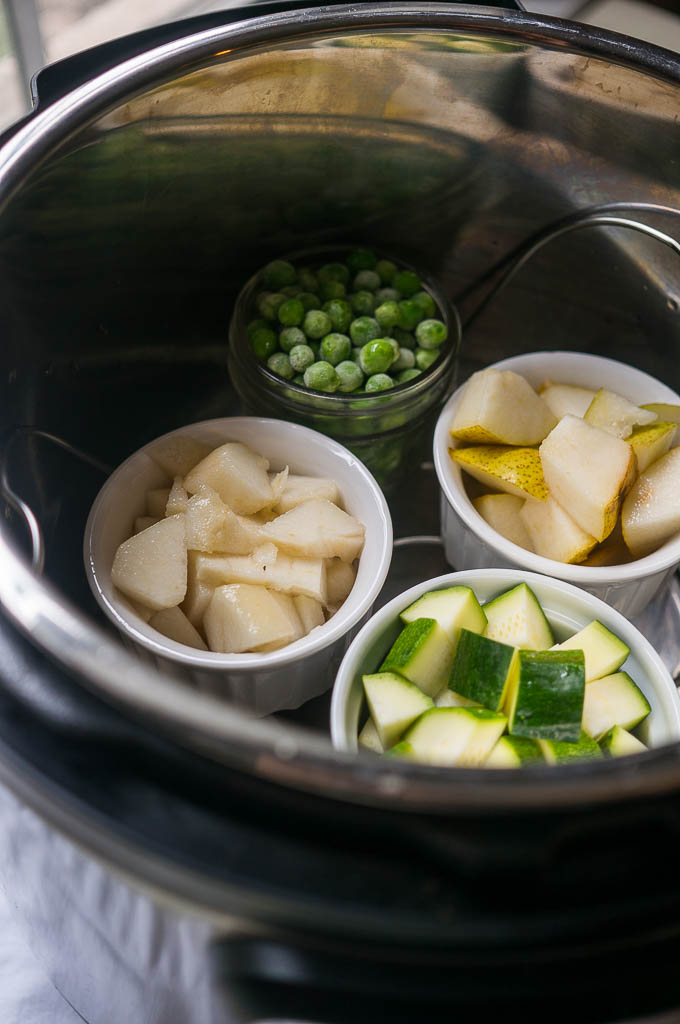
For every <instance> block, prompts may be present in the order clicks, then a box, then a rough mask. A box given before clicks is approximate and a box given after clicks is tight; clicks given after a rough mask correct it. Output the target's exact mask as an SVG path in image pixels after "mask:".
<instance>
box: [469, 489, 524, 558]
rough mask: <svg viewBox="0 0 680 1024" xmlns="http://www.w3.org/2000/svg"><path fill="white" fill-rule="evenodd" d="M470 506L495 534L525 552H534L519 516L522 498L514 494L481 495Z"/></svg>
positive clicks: (522, 502)
mask: <svg viewBox="0 0 680 1024" xmlns="http://www.w3.org/2000/svg"><path fill="white" fill-rule="evenodd" d="M472 504H473V505H474V507H475V508H476V509H477V511H478V512H479V514H480V516H481V517H482V519H484V520H485V521H486V522H487V523H488V524H489V526H490V527H491V528H492V529H494V530H495V531H496V533H500V535H501V536H502V537H505V539H506V540H509V541H512V543H513V544H518V545H519V546H520V547H521V548H526V549H527V551H533V550H534V548H533V545H532V543H531V537H530V536H529V531H528V530H527V528H526V526H525V525H524V523H523V522H522V519H521V517H520V514H519V513H520V509H521V508H522V506H523V505H524V501H523V499H522V498H518V497H517V496H516V495H515V494H482V495H481V497H479V498H475V500H474V501H473V502H472Z"/></svg>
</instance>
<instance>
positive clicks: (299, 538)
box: [262, 498, 366, 562]
mask: <svg viewBox="0 0 680 1024" xmlns="http://www.w3.org/2000/svg"><path fill="white" fill-rule="evenodd" d="M262 533H263V536H265V537H266V538H268V539H269V540H272V541H273V542H274V543H275V544H276V546H277V547H278V548H280V549H281V550H282V551H285V552H286V553H287V554H289V555H299V556H301V557H303V558H334V557H338V558H341V559H342V560H343V561H344V562H353V561H354V559H355V558H357V557H358V556H359V555H360V554H361V549H362V548H363V546H364V535H365V533H366V530H365V527H364V526H363V524H362V523H360V522H359V521H358V520H357V519H355V518H354V517H353V516H350V515H348V514H347V513H346V512H343V510H342V509H341V508H338V506H337V505H334V504H333V502H332V501H328V500H327V499H326V498H314V499H313V500H311V501H306V502H305V503H304V504H303V505H298V506H297V507H296V508H292V509H291V510H290V512H285V513H284V514H283V515H282V516H278V518H276V519H274V520H273V522H271V523H267V524H266V526H263V527H262Z"/></svg>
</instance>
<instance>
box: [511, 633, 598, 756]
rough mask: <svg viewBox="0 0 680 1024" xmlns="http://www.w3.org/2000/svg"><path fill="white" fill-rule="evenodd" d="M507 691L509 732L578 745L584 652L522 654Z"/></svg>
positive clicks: (583, 688) (583, 679) (583, 686)
mask: <svg viewBox="0 0 680 1024" xmlns="http://www.w3.org/2000/svg"><path fill="white" fill-rule="evenodd" d="M512 676H513V678H512V679H511V681H510V685H509V687H508V699H507V702H506V708H507V714H508V721H509V732H510V734H511V735H513V736H526V737H528V738H529V739H545V740H555V741H558V742H563V743H577V742H578V741H579V738H580V736H581V719H582V716H583V698H584V691H585V682H586V679H585V658H584V655H583V651H520V652H519V655H518V657H517V660H516V662H515V666H514V669H513V673H512Z"/></svg>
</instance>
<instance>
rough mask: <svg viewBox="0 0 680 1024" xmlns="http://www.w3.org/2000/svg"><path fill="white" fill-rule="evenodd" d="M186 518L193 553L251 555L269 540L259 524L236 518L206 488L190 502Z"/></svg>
mask: <svg viewBox="0 0 680 1024" xmlns="http://www.w3.org/2000/svg"><path fill="white" fill-rule="evenodd" d="M186 517H187V547H188V548H189V550H190V551H215V552H224V553H225V554H226V553H228V554H230V555H250V554H252V552H253V551H255V549H256V548H257V547H259V546H260V545H261V544H263V543H264V542H265V541H266V540H267V538H266V537H265V536H264V535H263V533H262V526H260V524H259V523H254V522H253V521H252V520H250V519H248V518H247V517H246V516H237V515H236V513H235V512H232V510H231V509H230V508H229V506H228V505H225V504H224V502H223V501H222V499H221V498H220V496H219V494H217V493H216V491H213V489H212V487H208V486H207V485H206V484H201V485H200V489H199V491H198V493H197V494H194V495H193V497H191V498H190V499H189V501H188V502H187V511H186Z"/></svg>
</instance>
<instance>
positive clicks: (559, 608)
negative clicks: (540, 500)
mask: <svg viewBox="0 0 680 1024" xmlns="http://www.w3.org/2000/svg"><path fill="white" fill-rule="evenodd" d="M518 583H527V584H528V585H529V586H530V587H531V589H532V590H533V592H534V594H535V595H536V597H537V598H538V600H539V602H540V604H541V607H542V608H543V610H544V612H545V614H546V617H547V619H548V621H549V622H550V625H551V626H552V629H553V632H554V634H555V639H556V640H557V641H558V642H559V641H561V640H565V639H566V638H567V637H568V636H571V635H572V634H573V633H576V632H578V630H579V629H582V628H583V627H584V626H587V625H588V623H589V622H592V621H593V619H597V620H598V621H599V622H601V623H602V625H603V626H606V627H607V629H610V630H611V631H612V632H613V633H615V634H616V636H618V637H620V638H621V639H622V640H623V642H624V643H625V644H627V645H628V647H630V654H629V656H628V658H627V659H626V661H625V663H624V665H623V669H625V671H626V672H628V673H629V674H630V676H631V677H632V678H633V679H634V680H635V682H636V683H637V685H638V686H639V687H640V689H641V690H642V691H643V693H644V694H645V696H646V698H647V700H648V701H649V703H650V705H651V708H652V711H651V714H650V715H649V717H648V718H647V720H646V721H645V723H644V724H643V726H642V728H641V735H642V738H643V740H644V741H645V742H646V743H647V744H648V745H649V746H652V747H658V746H662V745H663V744H665V743H673V742H675V741H676V740H678V739H680V699H679V698H678V691H677V690H676V688H675V683H674V682H673V680H672V678H671V675H670V673H669V672H668V669H667V668H666V667H665V665H664V663H663V662H662V660H661V658H660V657H659V655H658V654H657V653H656V651H655V650H654V648H653V647H652V645H651V644H650V642H649V640H646V639H645V637H644V636H643V635H642V633H640V631H639V630H638V629H636V628H635V626H633V625H632V623H630V622H628V620H627V619H625V618H624V617H623V615H621V614H620V613H619V612H617V611H615V610H614V609H613V608H612V607H611V606H610V605H608V604H605V603H604V602H603V601H600V600H599V599H598V598H596V597H593V596H592V595H591V594H588V593H585V592H584V591H583V590H579V589H578V587H573V586H572V585H571V584H570V583H563V582H562V581H561V580H556V579H550V578H549V577H547V576H538V575H536V574H534V573H529V572H520V571H518V570H516V569H477V570H472V571H470V572H453V573H449V575H447V576H438V577H437V578H436V579H433V580H425V582H424V583H418V584H417V586H415V587H411V589H410V590H406V591H404V593H403V594H399V595H398V597H395V598H394V599H393V600H392V601H390V602H389V603H388V604H386V605H385V606H384V607H383V608H381V609H380V611H379V612H376V614H375V615H374V616H373V617H372V618H371V619H369V621H368V622H367V623H366V625H365V626H364V628H363V629H362V630H361V632H360V633H359V634H358V636H357V637H356V638H355V640H354V642H353V643H352V645H351V647H350V648H349V650H348V651H347V654H346V655H345V657H344V658H343V661H342V664H341V665H340V670H339V672H338V676H337V679H336V680H335V686H334V688H333V700H332V703H331V738H332V740H333V746H334V747H335V748H336V749H337V750H346V751H350V752H355V751H356V750H357V731H358V727H359V724H360V721H361V712H362V708H363V705H364V692H363V686H362V682H361V677H362V675H364V673H370V672H375V671H376V670H377V669H378V667H379V666H380V663H381V662H382V660H383V658H384V657H385V655H386V654H387V652H388V650H389V649H390V647H391V645H392V644H393V643H394V641H395V639H396V638H397V636H398V634H399V632H400V630H401V628H402V625H403V623H402V622H401V621H400V619H399V613H400V612H402V611H403V610H404V608H408V606H409V605H410V604H412V603H413V602H414V601H416V600H417V599H418V598H419V597H421V596H422V595H423V594H426V593H427V592H428V591H429V590H441V589H442V588H444V587H452V586H468V587H472V589H473V590H474V592H475V594H476V595H477V597H478V599H479V601H480V602H481V603H482V604H484V603H485V602H486V601H489V600H491V599H492V598H494V597H496V596H497V595H498V594H502V593H503V592H504V591H506V590H509V589H510V588H511V587H514V586H516V585H517V584H518Z"/></svg>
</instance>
